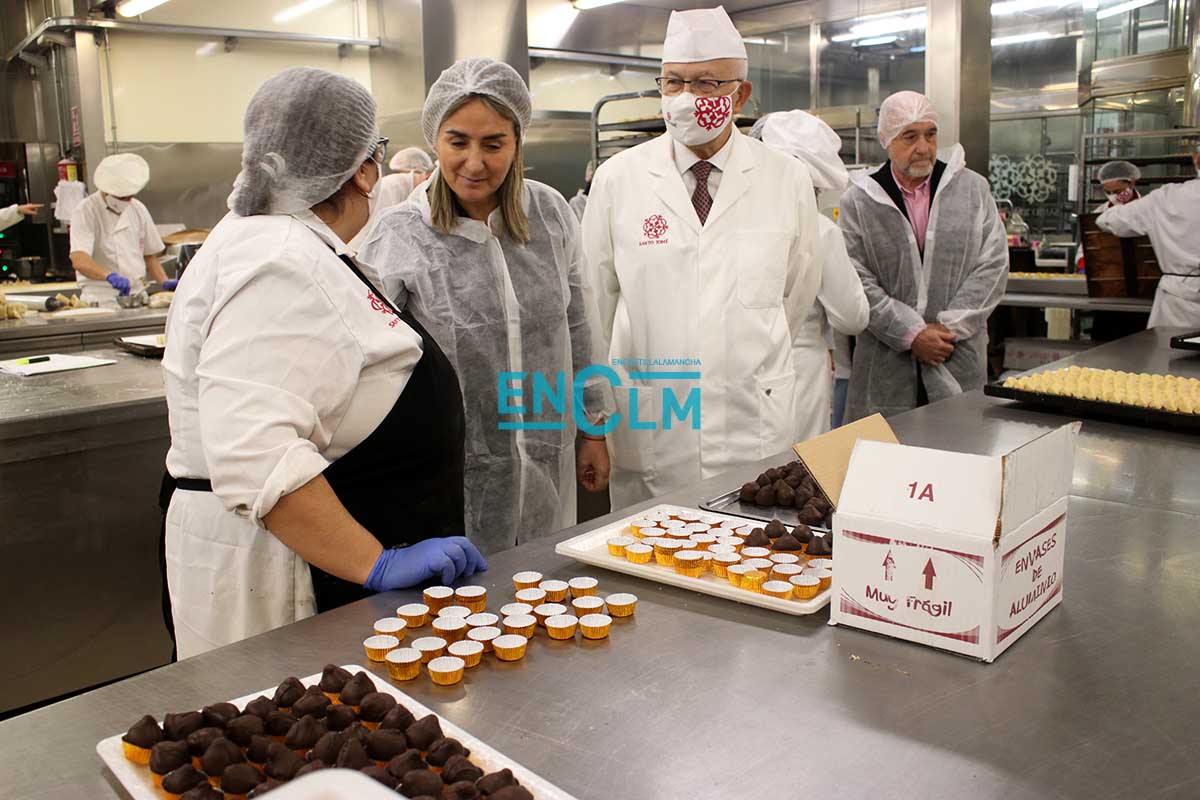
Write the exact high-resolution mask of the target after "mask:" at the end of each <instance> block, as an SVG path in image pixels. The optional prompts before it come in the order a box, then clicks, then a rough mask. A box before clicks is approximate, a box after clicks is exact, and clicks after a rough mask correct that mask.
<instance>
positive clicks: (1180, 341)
mask: <svg viewBox="0 0 1200 800" xmlns="http://www.w3.org/2000/svg"><path fill="white" fill-rule="evenodd" d="M1188 339H1200V331H1192V332H1191V333H1182V334H1180V335H1179V336H1172V337H1171V347H1173V348H1175V349H1176V350H1200V342H1189V341H1188Z"/></svg>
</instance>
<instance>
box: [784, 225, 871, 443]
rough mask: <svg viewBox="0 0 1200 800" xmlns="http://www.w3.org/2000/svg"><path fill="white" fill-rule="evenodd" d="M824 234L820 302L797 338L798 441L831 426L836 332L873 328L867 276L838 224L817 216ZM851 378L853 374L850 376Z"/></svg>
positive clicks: (821, 252)
mask: <svg viewBox="0 0 1200 800" xmlns="http://www.w3.org/2000/svg"><path fill="white" fill-rule="evenodd" d="M817 232H818V234H819V236H820V249H819V255H820V259H821V261H820V263H821V288H820V291H818V292H817V302H816V303H814V304H813V307H812V310H810V311H809V312H808V316H807V317H806V318H805V320H804V324H803V325H802V326H801V327H800V332H799V333H798V334H797V335H796V339H795V341H794V342H793V348H794V350H793V355H794V357H795V363H796V374H797V375H799V376H800V385H801V390H800V396H799V398H798V399H797V403H798V404H799V420H800V432H799V438H798V439H797V440H796V441H798V442H803V441H807V440H809V439H811V438H813V437H814V436H819V435H821V434H822V433H825V432H826V431H828V430H829V421H830V415H831V414H832V404H833V377H834V376H833V369H832V362H831V359H830V353H831V351H832V350H833V331H836V332H838V333H841V334H845V335H847V336H856V335H858V334H860V333H862V332H863V330H864V329H865V328H866V327H867V322H869V321H870V318H871V306H870V304H869V303H867V293H866V292H865V291H863V285H862V280H861V279H860V278H859V277H858V272H857V271H856V270H855V269H854V264H852V263H851V262H850V256H849V255H848V254H847V253H846V242H845V240H844V239H843V237H842V231H841V229H840V228H838V226H837V223H836V222H834V221H833V220H831V219H830V218H829V217H827V216H825V215H824V214H819V215H818V216H817ZM847 377H848V376H847Z"/></svg>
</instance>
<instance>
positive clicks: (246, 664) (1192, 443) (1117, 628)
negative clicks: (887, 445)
mask: <svg viewBox="0 0 1200 800" xmlns="http://www.w3.org/2000/svg"><path fill="white" fill-rule="evenodd" d="M1155 338H1156V337H1155V335H1154V334H1153V333H1148V334H1144V335H1141V336H1139V337H1133V338H1132V339H1130V340H1126V341H1124V342H1118V343H1114V344H1111V345H1107V346H1104V347H1099V348H1096V349H1095V350H1093V351H1090V352H1089V353H1087V354H1084V356H1081V357H1080V358H1079V359H1077V360H1079V361H1085V360H1097V359H1099V360H1109V361H1124V362H1127V365H1129V363H1128V362H1130V361H1131V359H1134V358H1137V357H1139V356H1138V354H1139V353H1144V352H1145V351H1146V345H1147V342H1148V341H1149V340H1152V339H1155ZM1122 353H1124V354H1125V356H1124V357H1123V356H1122ZM1139 368H1141V365H1139ZM1061 422H1062V419H1061V418H1060V417H1057V416H1055V415H1051V414H1046V413H1041V412H1037V411H1033V410H1027V409H1022V408H1017V407H1013V406H1011V405H1010V404H1008V403H1007V402H1004V401H995V400H992V399H989V398H985V397H983V396H982V395H981V394H979V393H971V394H967V395H963V396H960V397H958V398H954V399H952V400H949V401H946V402H944V403H940V404H938V405H937V406H935V407H930V408H927V409H922V410H919V411H916V412H912V413H910V414H906V415H902V416H900V417H897V418H896V419H894V420H893V424H894V427H895V429H896V431H897V434H898V435H899V436H900V438H901V440H902V441H904V442H906V443H909V444H925V445H931V446H951V447H954V448H956V449H961V450H966V451H971V452H979V453H995V452H1000V451H1002V450H1005V449H1007V448H1008V447H1009V446H1011V445H1012V444H1013V443H1015V442H1018V441H1022V440H1024V439H1026V438H1028V437H1029V436H1032V435H1035V434H1036V433H1037V432H1038V431H1041V430H1047V429H1049V428H1051V427H1053V426H1057V425H1059V424H1061ZM771 461H775V459H772V460H771ZM765 463H770V462H764V464H765ZM1197 466H1200V446H1198V444H1197V440H1196V439H1194V438H1189V437H1186V436H1183V435H1179V436H1172V435H1170V434H1169V433H1167V432H1161V431H1154V430H1152V429H1138V428H1131V427H1126V426H1121V425H1108V424H1101V423H1092V422H1086V423H1085V425H1084V427H1083V432H1082V435H1081V438H1080V441H1079V449H1078V455H1077V469H1076V473H1075V487H1076V494H1077V495H1079V496H1078V497H1075V498H1073V499H1072V502H1071V508H1070V516H1069V535H1068V539H1069V544H1068V550H1067V559H1068V566H1067V574H1066V585H1065V600H1064V603H1063V605H1062V607H1061V608H1059V609H1057V610H1055V611H1054V612H1053V613H1051V614H1050V615H1049V616H1048V617H1047V618H1046V619H1045V620H1043V621H1042V622H1040V623H1039V624H1038V625H1037V626H1035V627H1034V628H1033V630H1031V631H1030V632H1029V633H1027V634H1026V635H1025V636H1024V637H1023V638H1022V639H1021V640H1020V641H1019V642H1017V643H1016V644H1015V645H1013V647H1012V648H1011V649H1009V650H1008V651H1007V652H1006V653H1004V654H1003V655H1002V656H1001V657H1000V658H999V659H998V660H997V661H996V663H994V664H991V665H987V664H981V663H977V662H974V661H971V660H967V659H964V658H960V657H957V656H953V655H948V654H945V653H941V652H939V651H936V650H932V649H929V648H926V647H921V646H918V645H912V644H908V643H905V642H900V641H895V640H891V639H887V638H882V637H877V636H873V635H871V634H867V633H863V632H860V631H855V630H852V629H848V628H830V627H828V626H827V625H826V624H825V623H826V622H827V621H828V615H827V613H819V614H816V615H813V616H811V617H800V618H795V617H787V616H784V615H780V614H775V613H772V612H769V611H765V610H761V609H756V608H751V607H749V606H742V605H739V604H736V603H731V602H727V601H723V600H718V599H715V598H710V597H706V596H702V595H697V594H694V593H691V592H688V591H685V590H681V589H676V588H672V587H659V586H656V585H653V584H650V583H647V582H643V581H639V580H636V579H633V578H629V577H625V576H622V575H619V574H614V573H609V572H606V571H604V570H593V569H592V568H585V567H582V566H580V565H577V564H575V563H574V562H571V561H570V560H568V559H565V558H562V557H559V556H557V555H555V554H554V552H553V547H554V542H555V541H557V540H559V539H562V538H565V537H567V536H571V535H574V534H576V533H578V532H580V531H581V530H584V529H588V528H593V527H596V526H598V525H599V524H602V522H603V520H597V521H593V522H591V523H588V524H586V525H583V526H580V527H579V528H578V529H575V530H572V531H566V532H563V533H562V534H559V535H556V536H554V537H552V538H551V539H549V540H543V541H539V542H534V543H532V544H528V545H524V546H522V547H519V548H517V549H515V550H512V551H509V552H507V553H503V554H500V555H498V556H494V557H493V558H492V559H491V569H490V570H489V571H488V572H487V573H485V574H484V575H483V576H482V580H481V581H480V582H481V583H483V584H485V585H486V586H488V588H489V590H490V597H491V602H490V605H493V606H494V605H496V603H497V601H499V600H501V599H502V598H507V597H508V596H510V593H511V583H510V576H511V575H512V574H513V573H514V572H517V571H519V570H522V569H537V570H539V571H541V572H543V573H545V574H546V576H547V577H555V578H568V577H571V576H573V575H578V574H584V573H591V574H595V575H597V577H599V578H600V581H601V590H602V592H612V591H620V590H629V591H633V592H635V593H637V594H638V596H639V597H640V598H641V603H640V604H639V606H638V611H637V615H636V617H635V618H634V619H632V620H626V621H618V622H619V623H621V624H617V625H614V630H613V633H612V636H611V638H610V639H609V640H607V641H602V642H576V643H555V642H551V641H549V640H547V639H545V638H544V637H541V636H539V638H538V640H537V641H536V642H534V643H532V645H531V647H530V650H529V655H528V656H527V658H526V659H525V661H523V662H520V663H516V664H501V663H499V662H496V661H494V660H493V659H490V658H489V659H487V660H485V662H484V664H483V665H481V666H480V667H478V668H477V669H475V670H470V671H468V674H467V678H466V680H465V681H464V682H463V683H462V684H461V685H459V686H455V687H450V688H441V687H435V686H433V685H432V684H431V683H430V682H429V681H428V679H427V678H425V677H422V678H420V679H418V680H416V681H413V682H412V683H411V684H406V685H404V686H402V687H401V688H402V689H403V690H404V691H406V692H409V693H411V694H413V695H414V696H416V697H417V698H418V699H420V700H421V702H423V703H426V704H428V705H430V706H431V707H433V708H434V709H436V710H437V711H438V712H439V713H440V714H442V715H444V716H446V717H448V718H450V719H452V720H454V721H455V722H457V723H458V724H460V725H462V726H464V727H465V728H467V729H468V730H470V731H471V732H473V733H474V734H476V735H478V736H480V737H481V738H483V739H484V740H485V741H487V742H489V743H491V744H492V745H494V746H496V747H497V748H499V749H500V750H501V751H502V752H504V753H506V754H507V755H509V756H511V757H513V758H514V759H516V760H518V761H520V762H521V763H523V764H525V765H526V766H528V767H530V768H531V769H533V770H535V771H537V772H539V773H541V774H543V775H545V776H546V777H547V778H549V779H551V780H553V781H555V782H556V783H558V784H559V785H560V786H562V787H563V788H564V789H566V790H567V791H569V792H571V793H573V794H575V795H577V796H579V797H581V798H683V797H686V798H700V799H707V798H712V799H713V800H716V798H735V797H737V798H740V797H752V798H794V797H831V798H834V797H844V798H868V797H870V798H963V797H973V798H1005V799H1006V800H1016V799H1018V798H1089V799H1097V800H1099V799H1102V798H1126V797H1130V796H1135V797H1138V798H1166V797H1196V796H1197V795H1200V761H1198V760H1197V759H1196V757H1195V753H1196V751H1197V747H1200V728H1197V726H1196V725H1195V721H1194V720H1195V709H1196V704H1197V699H1196V698H1197V697H1200V674H1197V672H1196V669H1195V664H1196V663H1197V660H1198V659H1200V636H1196V635H1195V634H1194V632H1193V630H1192V627H1193V625H1194V624H1195V621H1196V620H1197V619H1198V618H1200V614H1198V612H1200V578H1197V577H1196V575H1197V573H1196V569H1195V566H1196V564H1197V563H1200V518H1198V517H1197V516H1196V515H1195V513H1194V512H1195V511H1196V506H1195V503H1196V502H1197V501H1196V499H1195V498H1196V497H1197V495H1198V494H1200V493H1198V492H1196V491H1195V489H1196V484H1195V481H1196V476H1197V475H1200V470H1198V469H1197ZM1187 473H1190V476H1191V477H1190V478H1176V477H1175V475H1177V474H1187ZM741 480H742V476H740V475H739V476H729V477H722V478H716V479H713V480H710V481H707V482H705V483H703V484H700V485H696V486H691V487H688V488H687V489H685V490H683V491H680V492H677V493H675V494H673V495H669V496H667V497H666V498H662V499H661V500H666V501H670V502H681V503H696V502H698V501H700V500H701V499H705V498H708V497H711V496H713V495H715V494H716V493H717V492H718V491H721V490H725V489H727V488H729V487H730V486H731V485H736V484H737V483H739V482H741ZM1183 495H1190V497H1186V496H1183ZM646 505H650V504H646ZM1186 511H1190V512H1193V513H1184V512H1186ZM625 513H629V511H628V510H626V511H624V512H622V514H625ZM414 597H416V592H411V591H410V592H393V593H389V594H386V595H380V596H377V597H374V598H371V599H369V600H365V601H363V602H361V603H357V604H354V605H351V606H347V607H345V608H342V609H338V610H336V611H333V612H330V613H327V614H323V615H321V616H318V617H314V618H311V619H308V620H305V621H303V622H300V623H297V624H295V625H291V626H288V627H285V628H282V629H279V630H276V631H273V632H271V633H267V634H264V635H262V636H260V637H257V638H254V639H251V640H248V641H245V642H241V643H239V644H236V645H233V646H231V647H228V648H224V649H221V650H218V651H215V652H212V653H208V654H206V655H204V656H201V657H198V658H194V659H190V660H188V661H186V662H183V663H180V664H175V665H172V666H170V667H166V668H164V669H160V670H156V671H154V672H152V673H148V674H146V675H142V676H138V677H135V678H132V679H130V680H127V681H124V682H122V683H119V684H116V685H113V686H109V687H105V688H103V689H100V690H97V691H95V692H92V693H90V694H87V695H83V696H81V697H78V698H74V699H71V700H68V701H65V702H63V703H60V704H57V705H55V706H52V707H50V708H47V709H43V710H41V711H37V712H34V713H32V714H29V715H26V716H23V717H18V718H15V719H13V720H10V721H7V722H4V723H0V775H3V776H4V778H3V780H0V796H3V797H33V796H36V797H41V798H58V797H61V798H67V797H71V798H76V797H112V796H122V793H121V792H120V791H119V789H117V788H116V786H115V783H114V781H113V778H112V776H111V775H110V774H109V773H108V772H107V770H106V769H105V768H104V767H103V766H102V764H101V763H100V761H99V760H98V758H97V757H96V756H95V753H94V748H95V744H96V742H97V741H99V740H100V739H101V738H104V737H106V736H109V735H111V734H113V733H117V732H120V731H122V730H123V729H124V728H126V727H127V726H128V725H129V724H131V723H132V722H133V721H134V720H136V719H137V717H138V716H140V715H141V714H143V713H147V712H148V713H153V714H155V715H158V716H161V715H162V714H163V713H164V712H166V711H178V710H183V709H186V708H192V707H198V706H199V705H201V704H202V703H207V702H213V701H215V700H220V699H227V698H231V697H236V696H240V695H242V694H245V693H248V692H252V691H255V690H259V689H266V688H268V687H273V686H274V685H275V684H276V683H277V682H278V681H279V680H280V679H282V678H283V677H285V676H287V675H291V674H295V675H305V674H309V673H312V672H316V671H319V669H320V668H321V666H322V665H323V664H324V663H326V662H331V661H332V662H338V663H350V662H356V663H361V662H362V661H363V655H362V650H361V644H360V642H361V640H362V639H363V637H364V636H365V635H367V634H368V633H369V631H370V628H371V622H372V621H373V620H374V619H376V618H378V617H381V616H384V615H387V614H390V613H391V612H392V610H393V609H394V608H395V607H396V606H397V605H399V604H400V603H402V602H407V601H408V600H410V599H412V598H414ZM96 599H97V601H98V602H103V598H99V597H98V598H96ZM376 672H379V670H376Z"/></svg>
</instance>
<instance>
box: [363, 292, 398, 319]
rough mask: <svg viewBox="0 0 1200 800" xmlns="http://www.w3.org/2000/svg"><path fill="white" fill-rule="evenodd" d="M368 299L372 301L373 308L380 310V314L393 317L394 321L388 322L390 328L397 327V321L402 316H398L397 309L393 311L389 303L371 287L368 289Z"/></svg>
mask: <svg viewBox="0 0 1200 800" xmlns="http://www.w3.org/2000/svg"><path fill="white" fill-rule="evenodd" d="M367 300H369V301H370V302H371V309H372V310H374V311H378V312H379V313H380V314H387V315H388V316H389V317H392V318H393V319H392V321H391V322H389V323H388V327H389V328H394V327H396V323H398V322H399V321H400V318H399V317H397V316H396V312H395V311H392V309H391V308H389V307H388V304H387V303H385V302H383V301H382V300H380V299H379V296H378V295H376V294H375V293H374V292H372V291H371V290H370V289H367Z"/></svg>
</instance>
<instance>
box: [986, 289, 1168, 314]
mask: <svg viewBox="0 0 1200 800" xmlns="http://www.w3.org/2000/svg"><path fill="white" fill-rule="evenodd" d="M1153 304H1154V301H1153V300H1146V299H1142V298H1138V297H1086V296H1082V295H1070V294H1052V293H1045V294H1038V293H1034V292H1007V293H1005V295H1004V297H1002V298H1001V299H1000V305H1002V306H1021V307H1024V308H1070V309H1074V310H1076V311H1125V312H1128V313H1131V314H1149V313H1150V306H1151V305H1153Z"/></svg>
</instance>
